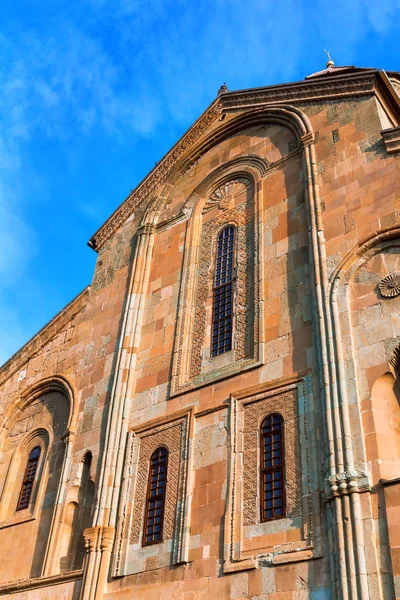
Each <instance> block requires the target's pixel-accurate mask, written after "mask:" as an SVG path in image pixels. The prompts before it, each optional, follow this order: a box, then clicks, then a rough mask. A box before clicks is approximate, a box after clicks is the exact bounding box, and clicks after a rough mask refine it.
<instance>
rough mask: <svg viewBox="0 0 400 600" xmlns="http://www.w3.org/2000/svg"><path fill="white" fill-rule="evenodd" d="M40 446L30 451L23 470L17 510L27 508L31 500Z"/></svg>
mask: <svg viewBox="0 0 400 600" xmlns="http://www.w3.org/2000/svg"><path fill="white" fill-rule="evenodd" d="M40 450H41V449H40V446H36V447H35V448H33V450H32V451H31V453H30V455H29V458H28V463H27V465H26V468H25V474H24V479H23V481H22V486H21V491H20V493H19V498H18V504H17V510H23V509H24V508H28V506H29V501H30V499H31V494H32V489H33V484H34V481H35V476H36V471H37V467H38V463H39V457H40Z"/></svg>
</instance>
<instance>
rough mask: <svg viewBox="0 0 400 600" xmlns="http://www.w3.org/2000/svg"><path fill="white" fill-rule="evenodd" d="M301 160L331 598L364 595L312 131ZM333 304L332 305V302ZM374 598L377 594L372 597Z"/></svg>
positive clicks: (357, 488) (357, 599) (363, 481)
mask: <svg viewBox="0 0 400 600" xmlns="http://www.w3.org/2000/svg"><path fill="white" fill-rule="evenodd" d="M302 141H303V161H304V169H305V172H306V173H307V183H306V195H307V199H308V208H309V220H310V229H309V235H310V246H311V251H312V254H311V257H312V263H313V264H312V266H313V276H314V285H315V305H316V309H317V310H316V314H317V317H316V322H317V331H318V348H317V350H318V358H319V362H320V371H321V396H322V400H323V405H324V417H325V422H324V427H325V436H326V451H327V457H328V464H327V471H328V472H327V478H326V482H325V494H326V500H327V503H328V505H329V507H328V515H330V523H331V524H332V528H333V532H332V535H330V536H329V544H330V547H329V551H330V553H331V556H332V557H334V561H332V563H331V569H332V573H331V581H332V587H333V590H332V591H333V594H334V595H335V598H338V599H342V600H369V599H370V594H369V589H368V577H367V572H366V556H365V543H364V524H363V515H362V513H361V503H360V496H359V495H360V493H361V492H363V491H365V490H367V489H369V482H368V478H367V477H366V476H365V474H360V473H357V471H356V469H355V466H354V457H353V448H352V438H351V424H350V418H349V410H348V401H347V393H346V384H345V375H344V373H343V369H342V368H341V367H342V366H343V357H342V356H341V353H340V341H339V339H338V336H339V331H340V330H339V328H338V326H337V318H338V317H337V314H336V313H335V306H334V303H333V302H332V297H333V293H332V289H331V287H330V284H329V280H328V273H327V268H326V264H327V257H326V250H325V239H324V228H323V223H322V218H321V201H320V198H319V188H318V181H317V169H316V157H315V148H314V144H313V139H312V135H311V134H310V133H307V134H306V135H303V138H302ZM332 304H333V305H332ZM377 600H378V599H377Z"/></svg>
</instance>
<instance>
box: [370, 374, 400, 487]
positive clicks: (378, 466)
mask: <svg viewBox="0 0 400 600" xmlns="http://www.w3.org/2000/svg"><path fill="white" fill-rule="evenodd" d="M363 427H364V439H365V448H366V455H367V462H368V464H369V466H370V470H371V474H372V479H373V481H372V483H373V484H376V483H378V481H379V480H380V479H392V478H395V477H398V475H399V467H400V387H399V385H398V383H397V381H396V379H395V377H394V376H393V374H392V373H390V372H386V373H384V374H383V375H381V376H380V377H378V378H377V380H376V381H375V383H374V384H373V386H372V390H371V401H370V403H369V407H368V409H367V410H365V411H364V412H363Z"/></svg>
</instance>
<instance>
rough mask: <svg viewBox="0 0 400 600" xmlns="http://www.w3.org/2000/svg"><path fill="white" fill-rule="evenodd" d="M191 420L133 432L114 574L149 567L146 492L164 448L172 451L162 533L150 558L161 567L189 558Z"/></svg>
mask: <svg viewBox="0 0 400 600" xmlns="http://www.w3.org/2000/svg"><path fill="white" fill-rule="evenodd" d="M192 420H193V415H192V411H185V412H184V413H181V416H180V417H179V418H175V419H174V420H173V421H161V422H160V421H158V422H157V423H155V424H154V423H148V424H147V425H146V426H145V428H143V429H140V430H137V431H136V432H131V433H130V434H129V438H130V439H129V442H128V445H127V452H126V467H125V469H126V478H125V483H124V487H123V489H122V491H121V508H120V515H121V519H120V524H119V527H118V531H117V536H116V538H117V541H116V549H115V556H114V568H113V571H114V575H116V576H120V575H128V574H130V573H140V572H143V571H145V570H146V569H147V568H148V566H147V565H146V559H147V558H148V553H149V547H145V548H143V547H142V544H141V542H142V532H143V523H144V513H145V504H146V490H147V483H148V476H149V461H150V457H151V455H152V453H153V452H154V450H155V449H156V448H157V447H158V446H160V445H163V446H166V447H167V448H168V451H169V456H168V473H167V489H166V498H165V513H164V532H163V533H164V535H163V541H162V542H161V543H160V544H157V545H153V546H152V547H151V552H152V557H153V561H155V562H157V564H158V566H159V567H160V568H161V567H162V566H167V565H171V564H179V563H182V562H186V561H187V560H188V548H189V545H188V533H189V516H190V500H191V496H190V493H189V489H190V481H191V455H190V452H189V447H190V443H191V438H190V436H191V434H190V431H191V427H192ZM153 567H154V565H153Z"/></svg>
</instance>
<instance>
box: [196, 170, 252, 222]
mask: <svg viewBox="0 0 400 600" xmlns="http://www.w3.org/2000/svg"><path fill="white" fill-rule="evenodd" d="M249 186H250V182H249V180H248V179H245V178H244V177H240V178H239V179H232V180H231V181H227V182H225V183H223V184H222V185H221V186H220V187H219V188H217V189H216V190H214V192H213V193H212V194H211V196H210V198H209V199H208V201H207V202H206V204H205V205H204V208H203V211H202V214H203V215H204V214H205V213H207V212H209V211H210V210H212V209H213V208H215V207H216V206H218V208H219V209H220V210H226V209H228V208H230V206H231V205H232V202H233V200H234V199H235V198H236V197H237V196H239V195H240V194H242V193H243V192H244V191H245V190H246V188H248V187H249Z"/></svg>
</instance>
